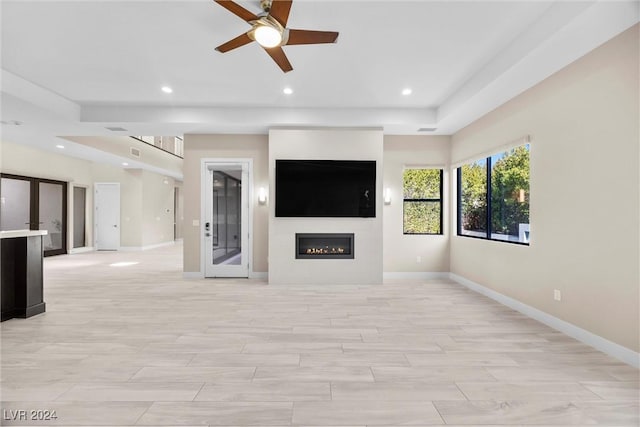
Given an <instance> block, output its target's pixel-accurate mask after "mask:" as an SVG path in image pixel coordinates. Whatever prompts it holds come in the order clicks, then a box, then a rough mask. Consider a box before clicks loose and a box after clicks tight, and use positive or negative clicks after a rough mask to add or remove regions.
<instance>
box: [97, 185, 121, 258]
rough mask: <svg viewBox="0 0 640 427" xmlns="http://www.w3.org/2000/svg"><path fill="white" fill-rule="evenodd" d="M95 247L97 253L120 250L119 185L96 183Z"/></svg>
mask: <svg viewBox="0 0 640 427" xmlns="http://www.w3.org/2000/svg"><path fill="white" fill-rule="evenodd" d="M94 205H95V210H94V215H95V217H94V218H95V219H94V221H95V238H94V241H95V245H96V250H98V251H117V250H119V249H120V183H119V182H96V184H95V195H94Z"/></svg>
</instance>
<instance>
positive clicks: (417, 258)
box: [416, 255, 422, 263]
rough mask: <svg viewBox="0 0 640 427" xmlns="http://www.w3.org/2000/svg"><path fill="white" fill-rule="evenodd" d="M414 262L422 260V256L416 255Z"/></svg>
mask: <svg viewBox="0 0 640 427" xmlns="http://www.w3.org/2000/svg"><path fill="white" fill-rule="evenodd" d="M416 262H418V263H420V262H422V257H421V256H420V255H418V256H417V257H416Z"/></svg>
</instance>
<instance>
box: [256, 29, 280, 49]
mask: <svg viewBox="0 0 640 427" xmlns="http://www.w3.org/2000/svg"><path fill="white" fill-rule="evenodd" d="M253 37H254V38H255V40H256V41H257V42H258V44H260V46H262V47H266V48H271V47H276V46H280V44H281V43H282V32H280V31H278V30H277V29H276V28H274V27H272V26H270V25H258V26H257V27H256V28H255V30H254V31H253Z"/></svg>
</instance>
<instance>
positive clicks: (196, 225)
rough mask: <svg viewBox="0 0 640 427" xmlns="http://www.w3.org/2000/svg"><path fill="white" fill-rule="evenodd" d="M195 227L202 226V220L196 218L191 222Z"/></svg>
mask: <svg viewBox="0 0 640 427" xmlns="http://www.w3.org/2000/svg"><path fill="white" fill-rule="evenodd" d="M191 224H192V225H193V226H194V227H200V220H199V219H194V220H193V222H192V223H191Z"/></svg>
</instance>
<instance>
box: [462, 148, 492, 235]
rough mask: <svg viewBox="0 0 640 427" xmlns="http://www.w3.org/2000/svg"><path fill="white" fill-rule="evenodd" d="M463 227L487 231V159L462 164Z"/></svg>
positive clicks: (470, 229) (464, 228)
mask: <svg viewBox="0 0 640 427" xmlns="http://www.w3.org/2000/svg"><path fill="white" fill-rule="evenodd" d="M460 200H461V202H462V229H463V230H468V231H487V161H486V159H485V160H480V161H477V162H475V163H471V164H467V165H463V166H462V197H461V198H460Z"/></svg>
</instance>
